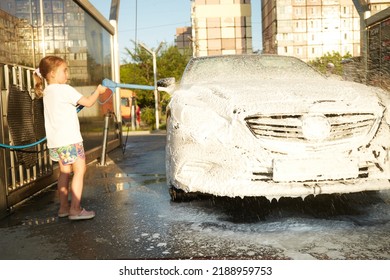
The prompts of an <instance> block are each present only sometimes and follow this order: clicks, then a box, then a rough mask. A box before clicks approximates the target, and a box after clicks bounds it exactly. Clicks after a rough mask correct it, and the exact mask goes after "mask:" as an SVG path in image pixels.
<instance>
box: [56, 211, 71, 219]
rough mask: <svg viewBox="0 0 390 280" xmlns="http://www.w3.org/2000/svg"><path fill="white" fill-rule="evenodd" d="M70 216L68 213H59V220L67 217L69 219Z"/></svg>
mask: <svg viewBox="0 0 390 280" xmlns="http://www.w3.org/2000/svg"><path fill="white" fill-rule="evenodd" d="M68 216H69V213H68V212H65V213H58V218H65V217H68Z"/></svg>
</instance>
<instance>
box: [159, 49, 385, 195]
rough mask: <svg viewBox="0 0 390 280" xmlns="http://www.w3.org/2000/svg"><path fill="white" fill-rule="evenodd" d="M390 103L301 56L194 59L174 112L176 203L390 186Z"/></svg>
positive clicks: (171, 151) (169, 161) (169, 151)
mask: <svg viewBox="0 0 390 280" xmlns="http://www.w3.org/2000/svg"><path fill="white" fill-rule="evenodd" d="M389 104H390V102H389V97H388V93H387V92H385V91H383V90H381V89H379V88H375V87H370V86H367V85H363V84H359V83H355V82H349V81H343V80H341V79H333V78H329V77H327V76H326V75H323V74H321V73H319V72H317V71H316V70H315V69H313V68H312V67H311V66H309V65H308V64H306V63H305V62H303V61H301V60H299V59H297V58H294V57H288V56H277V55H226V56H215V57H211V56H210V57H199V58H193V59H192V60H191V61H190V62H189V63H188V65H187V67H186V69H185V71H184V73H183V76H182V79H181V81H180V84H179V85H178V86H177V89H176V90H175V91H174V92H173V93H172V96H171V100H170V103H169V105H168V107H167V146H166V170H167V183H168V185H169V186H170V194H171V198H172V199H173V200H176V199H178V198H180V199H181V198H183V196H185V195H189V194H192V193H201V194H211V195H215V196H227V197H256V196H261V197H266V198H268V199H269V200H272V199H274V198H275V199H279V198H280V197H302V198H303V197H306V196H308V195H318V194H331V193H351V192H361V191H369V190H383V189H389V188H390V184H389V178H390V170H389V169H390V163H389V149H390V130H389V122H390V118H389V116H390V115H389V112H388V108H387V105H389Z"/></svg>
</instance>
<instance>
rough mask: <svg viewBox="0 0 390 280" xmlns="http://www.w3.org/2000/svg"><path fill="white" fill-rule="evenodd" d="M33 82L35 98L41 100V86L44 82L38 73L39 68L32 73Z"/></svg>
mask: <svg viewBox="0 0 390 280" xmlns="http://www.w3.org/2000/svg"><path fill="white" fill-rule="evenodd" d="M33 75H34V81H35V87H34V90H35V97H37V98H42V97H43V84H44V80H43V77H42V75H41V73H40V71H39V68H37V69H35V71H34V74H33Z"/></svg>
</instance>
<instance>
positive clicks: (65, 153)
mask: <svg viewBox="0 0 390 280" xmlns="http://www.w3.org/2000/svg"><path fill="white" fill-rule="evenodd" d="M49 154H50V158H51V159H52V160H53V161H60V160H61V162H62V164H63V165H67V164H73V163H75V162H76V160H77V158H81V159H85V153H84V146H83V143H82V142H80V143H77V144H71V145H69V146H64V147H59V148H51V149H49Z"/></svg>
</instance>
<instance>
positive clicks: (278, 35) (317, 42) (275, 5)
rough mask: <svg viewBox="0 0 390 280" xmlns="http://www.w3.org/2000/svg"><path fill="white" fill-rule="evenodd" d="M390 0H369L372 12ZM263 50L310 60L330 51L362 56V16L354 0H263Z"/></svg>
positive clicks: (381, 8) (383, 6)
mask: <svg viewBox="0 0 390 280" xmlns="http://www.w3.org/2000/svg"><path fill="white" fill-rule="evenodd" d="M388 3H389V2H388V1H383V0H380V1H368V7H369V9H371V14H374V13H376V12H378V11H380V10H383V9H384V8H386V7H388V6H389V5H388ZM261 6H262V33H263V34H262V35H263V39H262V40H263V52H264V53H275V54H280V55H292V56H296V57H299V58H300V59H302V60H304V61H309V60H312V59H314V58H317V57H321V56H323V55H324V54H326V53H328V52H330V53H332V52H333V51H334V52H338V53H340V54H341V55H346V54H351V55H352V56H360V52H361V49H360V48H361V47H360V46H361V44H360V16H359V13H358V11H357V9H356V7H355V5H354V3H353V1H351V0H276V1H275V0H262V5H261Z"/></svg>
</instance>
